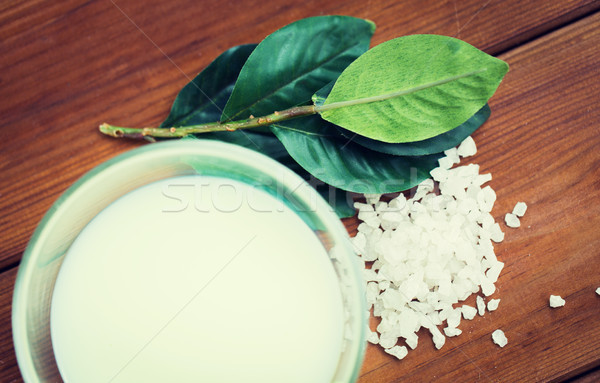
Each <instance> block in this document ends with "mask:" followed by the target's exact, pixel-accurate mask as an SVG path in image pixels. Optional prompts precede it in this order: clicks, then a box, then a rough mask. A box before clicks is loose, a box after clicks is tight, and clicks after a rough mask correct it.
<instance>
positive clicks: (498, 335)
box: [492, 330, 508, 347]
mask: <svg viewBox="0 0 600 383" xmlns="http://www.w3.org/2000/svg"><path fill="white" fill-rule="evenodd" d="M492 340H493V341H494V343H496V344H497V345H498V346H500V347H504V346H506V344H507V343H508V339H506V336H505V335H504V331H502V330H496V331H494V332H493V333H492Z"/></svg>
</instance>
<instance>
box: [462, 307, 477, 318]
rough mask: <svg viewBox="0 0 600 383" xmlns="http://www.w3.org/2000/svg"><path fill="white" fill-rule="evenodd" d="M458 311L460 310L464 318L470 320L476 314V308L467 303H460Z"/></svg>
mask: <svg viewBox="0 0 600 383" xmlns="http://www.w3.org/2000/svg"><path fill="white" fill-rule="evenodd" d="M460 311H461V312H462V316H463V318H465V319H466V320H471V319H473V318H475V314H477V309H476V308H475V307H473V306H469V305H462V307H461V308H460Z"/></svg>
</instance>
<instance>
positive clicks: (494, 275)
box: [485, 261, 504, 283]
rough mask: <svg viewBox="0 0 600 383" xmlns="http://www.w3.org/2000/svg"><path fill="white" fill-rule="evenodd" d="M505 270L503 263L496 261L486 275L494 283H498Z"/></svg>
mask: <svg viewBox="0 0 600 383" xmlns="http://www.w3.org/2000/svg"><path fill="white" fill-rule="evenodd" d="M503 268H504V263H503V262H498V261H495V262H493V263H492V266H491V267H490V268H489V269H488V271H486V272H485V275H486V277H487V278H488V279H489V280H490V281H491V282H492V283H496V281H497V280H498V277H499V276H500V272H501V271H502V269H503Z"/></svg>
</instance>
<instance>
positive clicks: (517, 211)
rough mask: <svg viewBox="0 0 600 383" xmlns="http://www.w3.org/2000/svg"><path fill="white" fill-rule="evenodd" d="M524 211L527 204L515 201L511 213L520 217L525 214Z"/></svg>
mask: <svg viewBox="0 0 600 383" xmlns="http://www.w3.org/2000/svg"><path fill="white" fill-rule="evenodd" d="M526 211H527V204H526V203H525V202H517V204H516V205H515V207H514V209H513V211H512V213H513V214H514V215H516V216H517V217H522V216H523V215H525V212H526Z"/></svg>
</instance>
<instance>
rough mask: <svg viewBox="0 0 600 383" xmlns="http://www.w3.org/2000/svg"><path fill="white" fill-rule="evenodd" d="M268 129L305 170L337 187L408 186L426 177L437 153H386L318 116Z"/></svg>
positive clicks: (358, 189) (362, 189)
mask: <svg viewBox="0 0 600 383" xmlns="http://www.w3.org/2000/svg"><path fill="white" fill-rule="evenodd" d="M283 124H285V125H283ZM271 130H272V131H273V132H274V133H275V135H276V136H277V138H279V139H280V140H281V142H282V143H283V145H284V146H285V148H286V149H287V150H288V152H289V154H290V155H291V156H292V157H293V158H294V160H296V162H298V163H299V164H300V165H301V166H302V167H303V168H304V169H305V170H306V171H308V172H309V173H311V174H312V175H313V176H315V177H316V178H318V179H320V180H321V181H323V182H325V183H327V184H329V185H332V186H334V187H336V188H338V189H342V190H346V191H351V192H356V193H392V192H397V191H402V190H406V189H410V188H411V187H413V186H415V185H417V184H419V183H420V182H421V181H423V180H424V179H426V178H429V172H430V171H431V170H432V169H433V168H435V167H437V165H438V163H437V160H438V159H439V158H440V157H441V154H433V155H429V156H419V157H402V156H390V155H387V154H384V153H379V152H376V151H373V150H369V149H367V148H365V147H362V146H360V145H358V144H356V143H354V142H352V141H350V140H348V139H346V138H344V137H343V136H341V135H340V134H339V132H338V131H337V128H336V127H335V126H332V125H331V124H329V123H327V122H326V121H324V120H322V119H320V118H319V116H310V117H306V118H302V119H297V120H290V121H286V122H285V123H281V124H278V125H273V126H271ZM303 130H304V131H307V132H309V134H306V133H302V131H303Z"/></svg>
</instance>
